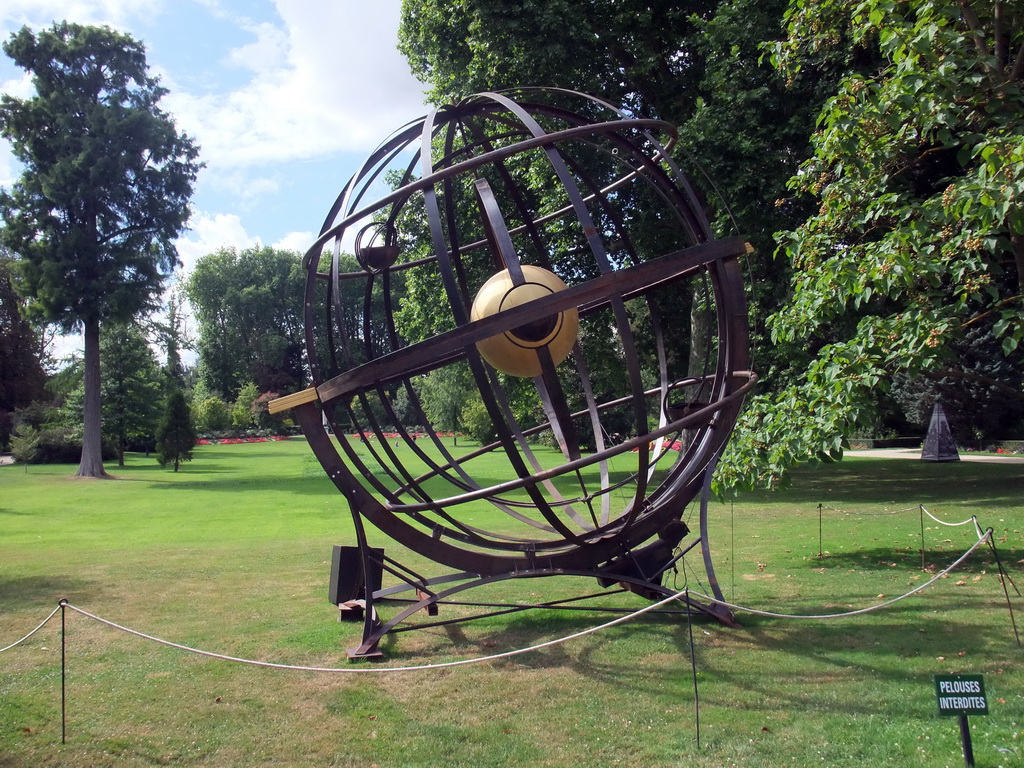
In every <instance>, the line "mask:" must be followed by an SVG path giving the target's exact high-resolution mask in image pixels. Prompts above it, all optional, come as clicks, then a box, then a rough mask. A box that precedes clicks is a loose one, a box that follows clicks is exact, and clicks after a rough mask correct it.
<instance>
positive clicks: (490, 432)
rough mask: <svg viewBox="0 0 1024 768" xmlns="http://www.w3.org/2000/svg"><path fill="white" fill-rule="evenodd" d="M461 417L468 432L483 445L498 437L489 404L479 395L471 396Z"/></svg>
mask: <svg viewBox="0 0 1024 768" xmlns="http://www.w3.org/2000/svg"><path fill="white" fill-rule="evenodd" d="M459 419H460V421H461V422H462V424H463V426H464V427H465V428H466V434H468V435H469V436H470V437H471V438H473V439H474V440H476V441H477V442H478V443H480V444H481V445H487V444H489V443H490V442H492V441H493V440H495V439H496V438H497V437H498V432H497V430H496V429H495V428H494V422H493V421H491V416H490V414H488V413H487V406H485V405H484V401H483V400H482V399H481V398H480V396H479V395H476V396H474V397H471V398H470V399H469V401H468V402H466V404H465V405H464V406H463V408H462V412H461V413H460V414H459Z"/></svg>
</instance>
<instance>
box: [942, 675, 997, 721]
mask: <svg viewBox="0 0 1024 768" xmlns="http://www.w3.org/2000/svg"><path fill="white" fill-rule="evenodd" d="M935 697H936V698H937V699H938V703H939V714H940V715H987V714H988V700H987V699H986V698H985V678H984V677H983V676H982V675H935Z"/></svg>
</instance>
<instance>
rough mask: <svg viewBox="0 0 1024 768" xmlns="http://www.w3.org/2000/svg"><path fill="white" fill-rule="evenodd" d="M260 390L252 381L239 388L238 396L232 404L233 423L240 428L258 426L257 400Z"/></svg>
mask: <svg viewBox="0 0 1024 768" xmlns="http://www.w3.org/2000/svg"><path fill="white" fill-rule="evenodd" d="M259 396H260V390H259V388H258V387H257V386H256V385H255V384H253V383H252V382H251V381H250V382H249V383H248V384H246V385H245V386H244V387H242V388H241V389H240V390H238V397H237V398H235V403H234V405H233V406H231V424H232V426H235V427H238V428H239V429H250V428H252V427H254V426H256V417H257V414H256V401H257V400H258V399H259Z"/></svg>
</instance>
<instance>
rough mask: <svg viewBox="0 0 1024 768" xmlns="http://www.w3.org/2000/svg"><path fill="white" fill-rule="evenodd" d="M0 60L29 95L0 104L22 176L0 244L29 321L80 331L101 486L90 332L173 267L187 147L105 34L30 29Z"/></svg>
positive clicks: (139, 65)
mask: <svg viewBox="0 0 1024 768" xmlns="http://www.w3.org/2000/svg"><path fill="white" fill-rule="evenodd" d="M3 49H4V52H5V53H6V54H7V55H8V56H10V57H11V59H13V60H14V63H15V64H17V65H18V66H19V67H21V68H22V69H24V70H26V71H27V72H29V73H31V74H32V82H33V85H34V86H35V91H36V94H35V96H32V97H30V98H27V99H18V98H14V97H13V96H7V95H5V96H3V97H2V99H0V132H2V135H3V136H4V137H5V138H6V139H8V140H9V141H10V142H11V144H12V146H13V149H14V155H15V157H16V158H17V159H18V160H19V161H20V162H21V163H22V165H23V167H24V170H23V172H22V175H21V178H20V179H19V180H18V181H17V182H15V183H14V184H13V185H12V186H11V187H10V189H7V190H3V191H0V216H2V217H3V219H4V221H5V227H4V228H3V229H0V244H2V245H4V246H6V247H7V248H9V249H10V250H11V251H12V252H13V253H15V254H16V255H17V256H18V258H19V261H18V268H19V272H20V276H21V280H20V282H19V288H20V290H22V291H23V293H24V295H25V296H26V297H27V298H28V299H29V309H30V310H31V311H33V312H34V313H35V314H36V315H37V316H39V317H42V318H45V319H47V320H50V321H53V322H56V323H58V324H59V325H60V326H61V328H62V329H63V330H64V331H66V332H71V331H82V332H83V334H84V342H85V343H84V352H85V409H84V419H83V420H84V439H83V445H82V458H81V463H80V465H79V468H78V475H79V476H84V477H103V476H105V472H104V470H103V462H102V455H101V433H100V429H101V427H100V424H101V395H100V328H101V326H102V325H103V324H104V323H106V322H108V321H120V322H125V321H129V320H131V319H133V318H135V317H137V316H139V315H140V314H144V313H146V312H148V311H150V310H152V309H153V308H154V302H155V301H156V299H157V297H158V296H159V295H160V292H161V290H162V288H163V284H164V281H165V279H166V278H167V277H168V276H169V275H170V274H171V272H172V271H173V269H174V268H175V267H176V266H177V264H178V259H177V252H176V250H175V247H174V239H175V238H176V237H177V236H178V235H179V234H181V232H182V231H183V230H184V229H185V225H186V222H187V221H188V217H189V205H188V202H189V198H190V197H191V195H192V185H193V183H194V181H195V178H196V174H197V172H198V170H199V168H200V164H199V162H198V160H197V157H198V153H199V150H198V148H197V147H196V146H195V144H194V143H193V142H192V140H191V139H190V138H189V137H188V136H185V135H184V134H180V133H178V131H177V130H176V128H175V126H174V121H173V120H172V119H171V118H170V116H169V115H167V114H166V113H165V112H163V111H162V110H161V109H160V108H159V107H158V106H157V105H158V102H159V101H160V99H161V97H162V96H163V95H164V94H165V92H166V91H165V89H163V88H161V87H160V86H159V84H158V82H157V80H156V79H155V78H153V77H150V75H149V74H148V67H147V65H146V54H145V49H144V47H143V45H142V44H141V43H139V42H138V41H136V40H134V39H132V38H131V37H129V36H128V35H124V34H122V33H120V32H115V31H114V30H112V29H110V28H108V27H90V26H82V25H78V24H69V23H67V22H63V23H60V24H55V25H54V26H53V27H52V28H51V29H48V30H44V31H42V32H40V33H39V34H38V35H36V34H35V33H33V32H32V30H30V29H29V28H28V27H23V28H22V29H21V30H20V31H18V32H17V33H15V34H14V35H12V36H11V38H10V39H9V40H8V41H7V42H6V43H5V44H4V46H3Z"/></svg>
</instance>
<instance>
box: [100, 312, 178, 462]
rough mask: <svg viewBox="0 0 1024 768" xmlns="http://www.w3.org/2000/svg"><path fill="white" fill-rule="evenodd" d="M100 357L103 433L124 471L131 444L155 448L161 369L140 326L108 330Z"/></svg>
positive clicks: (106, 330) (121, 326) (116, 326)
mask: <svg viewBox="0 0 1024 768" xmlns="http://www.w3.org/2000/svg"><path fill="white" fill-rule="evenodd" d="M100 354H101V356H102V358H103V372H102V373H103V375H102V392H103V432H104V434H105V435H106V436H107V437H109V438H110V439H111V440H112V441H113V443H114V446H115V448H116V450H117V465H118V466H119V467H123V466H124V452H125V449H126V447H127V446H128V444H129V443H132V442H134V443H143V444H146V443H148V445H149V446H152V442H151V441H152V439H153V434H154V432H155V430H156V426H157V421H158V419H159V418H160V405H159V404H160V400H161V392H162V390H163V386H162V381H161V375H160V366H159V364H158V363H157V361H156V357H155V356H154V354H153V351H152V350H151V349H150V348H149V342H148V340H147V339H146V336H145V334H144V333H143V331H142V329H141V328H139V327H138V326H137V325H132V324H116V325H113V326H110V325H108V326H105V327H104V334H103V339H102V341H101V343H100ZM147 450H149V448H147Z"/></svg>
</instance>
